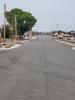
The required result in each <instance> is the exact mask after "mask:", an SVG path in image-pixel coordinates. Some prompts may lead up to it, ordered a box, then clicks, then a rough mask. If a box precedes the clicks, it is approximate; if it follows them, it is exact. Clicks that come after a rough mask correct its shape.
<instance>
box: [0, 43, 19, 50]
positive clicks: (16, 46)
mask: <svg viewBox="0 0 75 100" xmlns="http://www.w3.org/2000/svg"><path fill="white" fill-rule="evenodd" d="M20 46H21V45H20V44H15V45H14V46H12V47H11V48H0V50H11V49H15V48H18V47H20Z"/></svg>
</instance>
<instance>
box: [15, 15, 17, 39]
mask: <svg viewBox="0 0 75 100" xmlns="http://www.w3.org/2000/svg"><path fill="white" fill-rule="evenodd" d="M15 36H16V38H17V18H16V15H15Z"/></svg>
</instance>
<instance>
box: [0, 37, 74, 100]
mask: <svg viewBox="0 0 75 100" xmlns="http://www.w3.org/2000/svg"><path fill="white" fill-rule="evenodd" d="M0 100H75V51H73V50H72V49H71V46H68V45H65V44H61V43H59V42H56V41H55V40H52V39H50V38H48V37H44V36H43V37H42V38H41V37H40V38H39V39H37V40H33V41H28V42H25V43H24V44H23V45H22V46H21V47H19V48H16V49H13V50H8V51H0Z"/></svg>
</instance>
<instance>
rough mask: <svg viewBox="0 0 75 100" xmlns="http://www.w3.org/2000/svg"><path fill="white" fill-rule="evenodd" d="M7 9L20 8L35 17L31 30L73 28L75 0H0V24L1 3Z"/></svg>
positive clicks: (74, 23) (1, 16)
mask: <svg viewBox="0 0 75 100" xmlns="http://www.w3.org/2000/svg"><path fill="white" fill-rule="evenodd" d="M4 2H5V3H6V4H7V10H10V9H12V8H21V9H23V10H24V11H28V12H31V13H32V14H33V15H34V16H35V17H36V19H37V23H36V25H35V27H34V28H33V30H37V31H50V30H53V29H55V30H56V29H57V28H58V29H63V30H67V31H68V30H75V0H5V1H4V0H0V25H1V24H2V23H3V4H4Z"/></svg>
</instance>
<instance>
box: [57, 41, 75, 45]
mask: <svg viewBox="0 0 75 100" xmlns="http://www.w3.org/2000/svg"><path fill="white" fill-rule="evenodd" d="M56 41H57V42H60V43H63V44H66V45H70V46H75V44H73V43H69V42H65V41H60V40H56Z"/></svg>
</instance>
